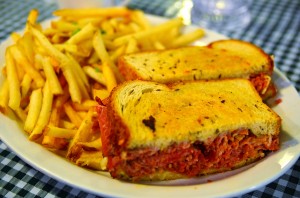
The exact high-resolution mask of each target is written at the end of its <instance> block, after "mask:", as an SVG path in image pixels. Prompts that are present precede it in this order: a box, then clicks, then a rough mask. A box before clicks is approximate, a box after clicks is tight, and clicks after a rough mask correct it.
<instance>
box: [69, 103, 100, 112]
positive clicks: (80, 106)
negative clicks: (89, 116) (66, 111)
mask: <svg viewBox="0 0 300 198" xmlns="http://www.w3.org/2000/svg"><path fill="white" fill-rule="evenodd" d="M97 105H98V103H97V102H96V101H95V100H85V101H83V102H82V103H77V102H74V103H72V107H73V108H74V110H76V111H88V110H90V109H91V108H93V107H95V106H97Z"/></svg>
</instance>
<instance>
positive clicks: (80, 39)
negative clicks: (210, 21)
mask: <svg viewBox="0 0 300 198" xmlns="http://www.w3.org/2000/svg"><path fill="white" fill-rule="evenodd" d="M53 14H54V15H55V16H57V18H55V19H54V20H52V21H51V23H50V27H47V28H42V26H41V25H40V24H38V23H37V19H38V15H39V11H38V10H35V9H34V10H31V11H30V12H29V14H28V17H27V22H26V25H25V28H24V32H23V33H17V32H13V33H12V34H11V39H12V40H13V42H14V44H12V45H11V46H9V47H8V48H7V50H6V54H5V66H4V68H3V70H2V74H3V75H4V81H3V84H2V85H1V88H0V112H1V113H3V114H5V115H7V116H9V117H11V118H12V119H18V120H19V121H20V122H21V123H22V126H23V129H24V131H26V132H27V133H28V138H29V140H31V141H35V142H37V143H39V144H41V145H43V146H45V147H47V148H48V149H51V150H53V151H58V150H60V151H61V150H62V151H64V152H65V155H64V156H65V157H66V158H68V159H69V160H70V161H72V162H74V163H75V164H77V165H79V166H87V167H90V168H94V169H97V170H105V169H106V163H107V159H106V158H103V156H102V151H101V147H102V145H101V138H100V137H101V136H100V129H99V126H98V123H97V116H96V111H95V107H96V106H97V102H96V101H95V98H96V97H98V98H100V99H101V100H105V99H106V98H107V97H108V96H109V95H110V92H111V91H112V89H113V88H114V87H116V86H117V85H118V83H121V82H123V81H124V79H123V77H122V75H121V74H120V72H119V70H118V67H117V62H118V58H119V57H120V56H122V55H124V54H129V53H135V52H141V51H144V50H162V49H167V48H171V47H179V46H184V45H189V44H190V43H192V42H194V41H195V40H197V39H199V38H201V37H202V36H203V35H204V32H203V30H201V29H200V30H196V31H194V32H189V33H182V32H181V29H182V27H183V26H184V24H183V21H182V19H181V18H175V19H171V20H168V21H166V22H164V23H162V24H159V25H153V24H151V23H150V21H149V20H148V19H147V17H146V16H145V14H144V13H143V12H142V11H139V10H129V9H127V8H122V7H112V8H86V9H76V10H74V9H62V10H57V11H55V12H54V13H53ZM166 31H167V32H168V36H167V37H166V36H165V32H166Z"/></svg>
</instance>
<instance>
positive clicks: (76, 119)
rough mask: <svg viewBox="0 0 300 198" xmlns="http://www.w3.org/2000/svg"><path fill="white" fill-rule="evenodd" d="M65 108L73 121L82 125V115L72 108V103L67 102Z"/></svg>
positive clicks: (77, 124)
mask: <svg viewBox="0 0 300 198" xmlns="http://www.w3.org/2000/svg"><path fill="white" fill-rule="evenodd" d="M64 110H65V113H66V114H67V116H68V118H69V119H70V120H71V122H72V123H73V124H74V125H75V126H76V127H78V128H79V127H80V125H81V122H82V119H81V118H80V116H79V115H78V114H77V112H76V111H75V110H74V109H73V108H72V106H71V105H70V103H65V104H64Z"/></svg>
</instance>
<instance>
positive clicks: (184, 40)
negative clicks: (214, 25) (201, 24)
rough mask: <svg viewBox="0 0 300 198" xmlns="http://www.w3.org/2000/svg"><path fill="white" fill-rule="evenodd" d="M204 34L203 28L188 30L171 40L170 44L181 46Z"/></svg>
mask: <svg viewBox="0 0 300 198" xmlns="http://www.w3.org/2000/svg"><path fill="white" fill-rule="evenodd" d="M203 36H204V30H202V29H197V30H195V31H193V32H189V33H186V34H182V35H181V36H180V37H178V38H176V39H175V40H173V42H172V43H171V44H170V45H171V46H172V47H181V46H185V45H188V44H190V43H192V42H194V41H196V40H198V39H200V38H202V37H203Z"/></svg>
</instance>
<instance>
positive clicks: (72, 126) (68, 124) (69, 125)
mask: <svg viewBox="0 0 300 198" xmlns="http://www.w3.org/2000/svg"><path fill="white" fill-rule="evenodd" d="M59 126H60V127H62V128H65V129H77V127H76V126H75V124H73V123H72V122H69V121H66V120H60V123H59Z"/></svg>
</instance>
